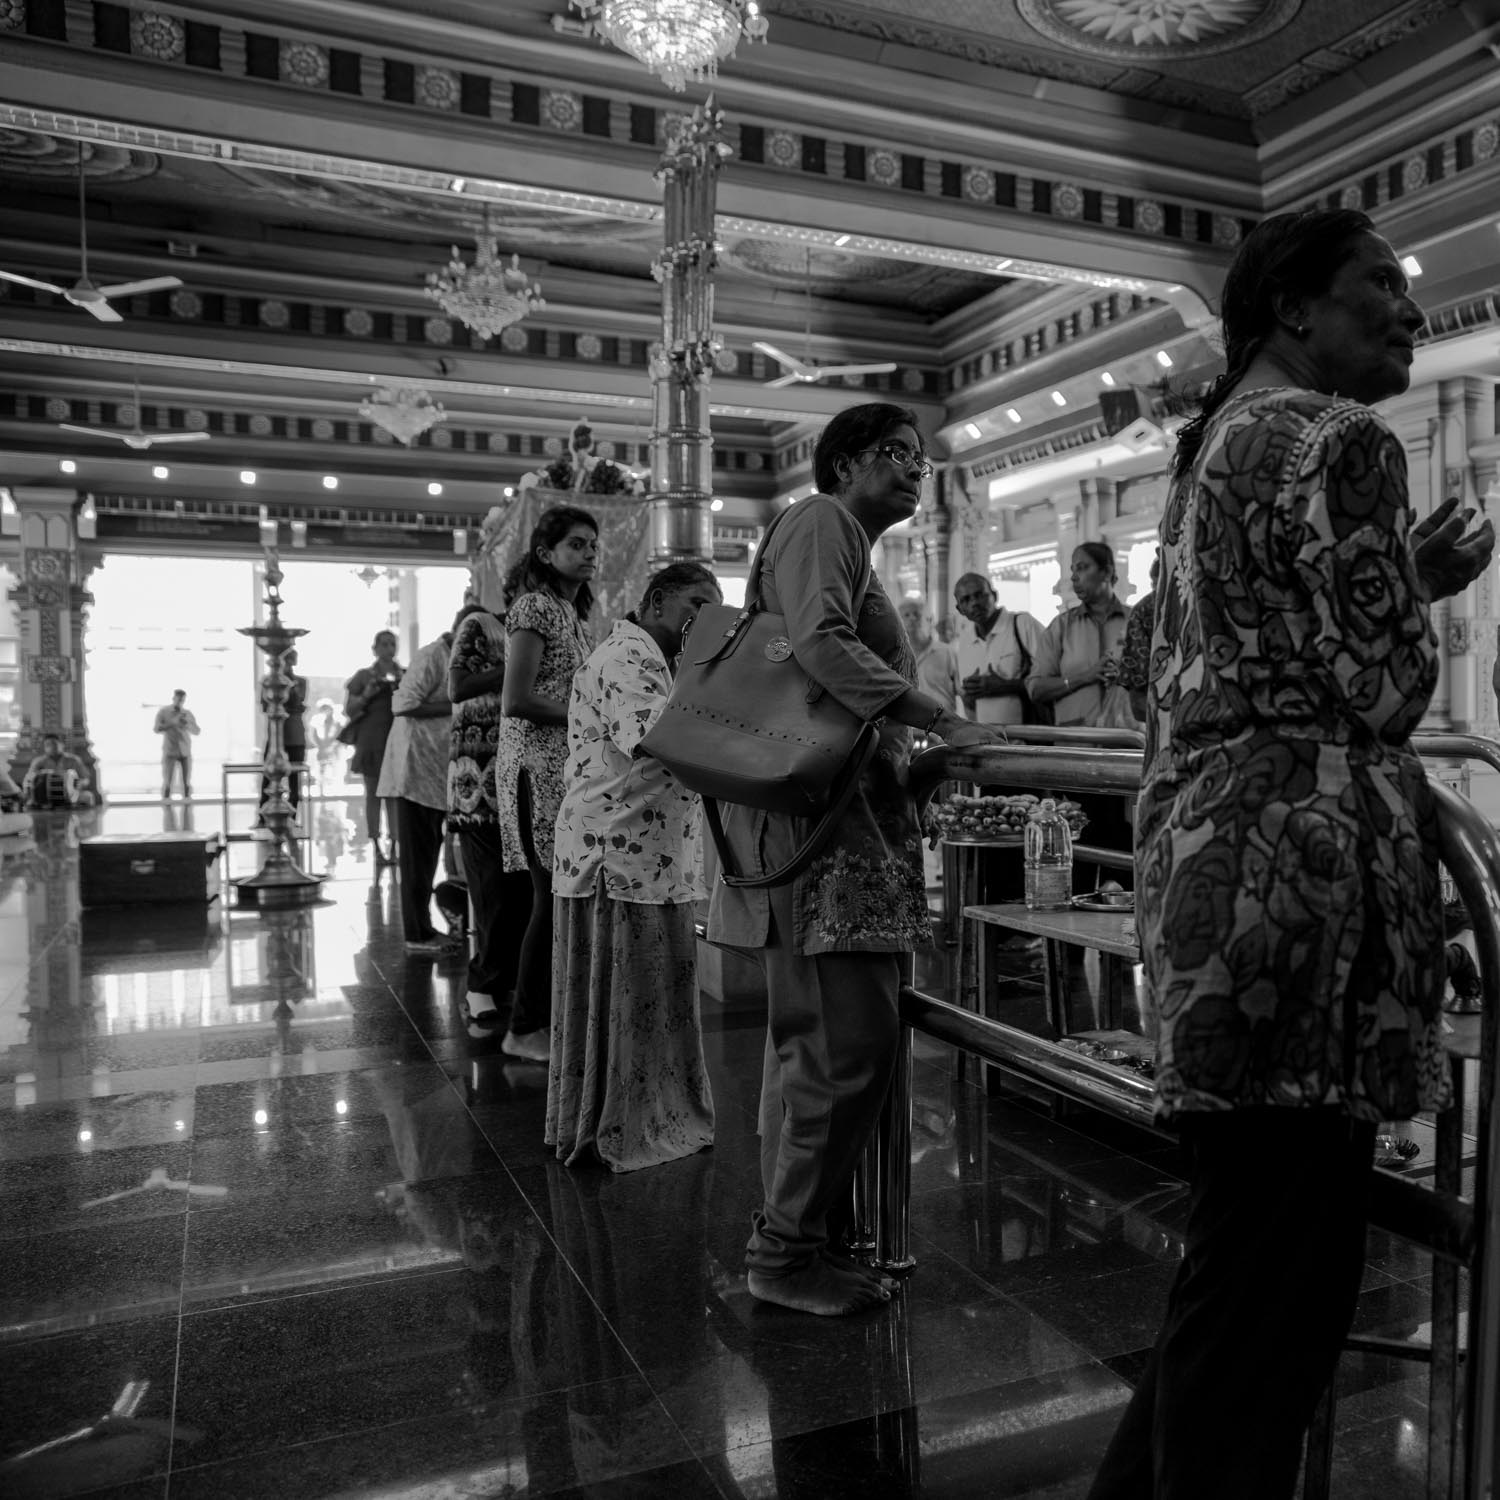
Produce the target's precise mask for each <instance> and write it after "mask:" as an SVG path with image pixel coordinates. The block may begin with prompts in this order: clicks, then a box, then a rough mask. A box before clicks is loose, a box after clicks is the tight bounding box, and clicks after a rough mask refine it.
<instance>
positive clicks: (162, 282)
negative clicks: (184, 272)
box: [99, 276, 182, 297]
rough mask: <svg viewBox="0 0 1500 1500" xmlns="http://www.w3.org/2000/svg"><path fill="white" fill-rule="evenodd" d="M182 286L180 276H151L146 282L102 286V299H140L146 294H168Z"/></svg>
mask: <svg viewBox="0 0 1500 1500" xmlns="http://www.w3.org/2000/svg"><path fill="white" fill-rule="evenodd" d="M181 285H182V277H180V276H149V277H147V278H146V280H145V281H122V282H120V283H119V284H118V285H117V286H101V287H100V288H99V295H100V296H101V297H139V296H142V295H143V294H145V293H146V292H167V291H171V290H172V288H173V287H179V286H181Z"/></svg>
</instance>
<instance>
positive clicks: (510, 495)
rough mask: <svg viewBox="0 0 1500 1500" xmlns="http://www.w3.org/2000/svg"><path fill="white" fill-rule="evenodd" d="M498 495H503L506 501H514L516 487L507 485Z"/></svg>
mask: <svg viewBox="0 0 1500 1500" xmlns="http://www.w3.org/2000/svg"><path fill="white" fill-rule="evenodd" d="M500 493H501V494H502V495H504V496H505V498H506V499H507V500H514V499H515V498H516V487H515V485H513V484H508V485H506V486H505V488H504V489H503V490H501V492H500Z"/></svg>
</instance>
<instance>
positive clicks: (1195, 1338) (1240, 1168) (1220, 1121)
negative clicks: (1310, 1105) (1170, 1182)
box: [1089, 1109, 1375, 1500]
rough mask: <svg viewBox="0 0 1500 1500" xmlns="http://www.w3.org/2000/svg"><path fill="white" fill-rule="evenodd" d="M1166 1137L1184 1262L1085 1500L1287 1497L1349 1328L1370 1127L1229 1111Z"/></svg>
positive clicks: (1307, 1114)
mask: <svg viewBox="0 0 1500 1500" xmlns="http://www.w3.org/2000/svg"><path fill="white" fill-rule="evenodd" d="M1181 1131H1182V1140H1183V1145H1184V1147H1185V1149H1186V1151H1187V1153H1188V1157H1189V1161H1190V1180H1191V1186H1192V1206H1191V1211H1190V1214H1189V1219H1188V1230H1187V1245H1186V1251H1185V1254H1184V1257H1183V1262H1182V1267H1181V1269H1180V1270H1179V1271H1178V1273H1177V1279H1176V1280H1175V1281H1174V1282H1173V1284H1172V1290H1171V1293H1170V1295H1169V1297H1168V1299H1167V1312H1166V1318H1165V1321H1164V1322H1163V1325H1162V1330H1161V1335H1160V1337H1159V1338H1158V1339H1157V1342H1156V1348H1155V1349H1154V1351H1153V1352H1152V1355H1151V1359H1150V1361H1149V1362H1148V1364H1147V1366H1146V1369H1145V1372H1144V1373H1143V1374H1142V1376H1141V1382H1140V1384H1139V1385H1138V1386H1137V1387H1136V1390H1135V1394H1134V1396H1133V1397H1132V1398H1131V1401H1130V1404H1129V1405H1128V1406H1127V1407H1126V1409H1125V1415H1124V1417H1123V1418H1122V1419H1121V1421H1120V1426H1119V1429H1118V1430H1117V1431H1116V1433H1115V1436H1114V1439H1113V1441H1112V1442H1111V1443H1110V1446H1109V1451H1108V1452H1107V1453H1106V1454H1105V1457H1104V1462H1103V1464H1102V1465H1101V1466H1100V1469H1099V1473H1098V1475H1097V1476H1096V1477H1095V1480H1094V1486H1093V1488H1092V1489H1091V1490H1090V1491H1089V1500H1207V1497H1210V1496H1211V1497H1212V1500H1291V1496H1292V1495H1293V1494H1294V1493H1295V1490H1296V1486H1297V1470H1298V1466H1299V1463H1300V1459H1301V1452H1302V1438H1303V1434H1304V1433H1305V1432H1306V1430H1307V1424H1308V1423H1309V1421H1311V1419H1312V1415H1313V1411H1314V1409H1315V1408H1316V1406H1317V1403H1318V1399H1319V1397H1320V1396H1321V1395H1322V1393H1323V1391H1324V1389H1325V1388H1326V1387H1327V1385H1328V1382H1329V1380H1330V1379H1331V1378H1332V1375H1333V1371H1334V1367H1335V1366H1336V1365H1337V1363H1338V1357H1339V1349H1340V1347H1341V1346H1342V1344H1343V1342H1344V1339H1345V1338H1346V1337H1347V1335H1348V1332H1349V1326H1350V1324H1351V1323H1352V1322H1353V1320H1354V1306H1355V1302H1356V1300H1357V1299H1358V1296H1359V1284H1360V1279H1361V1277H1362V1275H1363V1273H1364V1264H1365V1231H1366V1228H1367V1225H1368V1220H1369V1204H1370V1173H1371V1162H1372V1159H1373V1157H1374V1149H1375V1127H1374V1125H1371V1124H1366V1123H1362V1122H1358V1121H1351V1120H1350V1119H1349V1117H1348V1116H1347V1115H1345V1114H1343V1113H1342V1112H1340V1111H1338V1110H1332V1109H1245V1110H1230V1111H1226V1112H1224V1113H1222V1114H1199V1115H1192V1116H1188V1117H1187V1118H1185V1119H1184V1120H1183V1123H1182V1127H1181Z"/></svg>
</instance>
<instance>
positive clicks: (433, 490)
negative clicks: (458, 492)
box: [427, 479, 443, 495]
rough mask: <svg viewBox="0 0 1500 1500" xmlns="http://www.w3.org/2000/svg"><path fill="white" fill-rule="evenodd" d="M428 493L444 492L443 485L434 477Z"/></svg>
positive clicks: (439, 493) (438, 493)
mask: <svg viewBox="0 0 1500 1500" xmlns="http://www.w3.org/2000/svg"><path fill="white" fill-rule="evenodd" d="M427 493H428V494H429V495H441V494H442V493H443V487H442V485H440V484H439V483H438V482H437V480H435V479H434V480H433V481H432V483H431V484H429V485H428V486H427Z"/></svg>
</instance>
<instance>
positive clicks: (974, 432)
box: [964, 422, 984, 443]
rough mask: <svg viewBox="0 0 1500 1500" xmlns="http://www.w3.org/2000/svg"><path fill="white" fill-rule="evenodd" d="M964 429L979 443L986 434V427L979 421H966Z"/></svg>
mask: <svg viewBox="0 0 1500 1500" xmlns="http://www.w3.org/2000/svg"><path fill="white" fill-rule="evenodd" d="M964 431H965V432H967V433H968V434H969V436H970V437H971V438H973V439H974V441H975V442H976V443H977V442H978V441H979V440H980V438H982V437H983V436H984V429H983V428H982V427H981V426H980V425H979V423H978V422H965V423H964Z"/></svg>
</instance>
